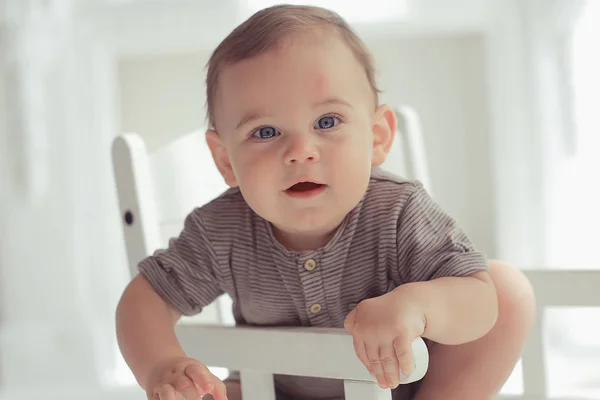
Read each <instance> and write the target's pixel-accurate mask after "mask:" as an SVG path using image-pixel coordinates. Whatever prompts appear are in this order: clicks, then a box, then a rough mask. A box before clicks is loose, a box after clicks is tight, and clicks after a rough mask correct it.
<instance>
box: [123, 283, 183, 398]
mask: <svg viewBox="0 0 600 400" xmlns="http://www.w3.org/2000/svg"><path fill="white" fill-rule="evenodd" d="M180 316H181V314H179V313H178V312H177V311H175V309H173V308H172V307H170V306H169V305H167V304H166V303H165V302H164V300H163V299H162V298H161V297H160V296H159V295H158V294H157V293H156V292H155V291H154V289H153V288H152V286H150V284H149V283H148V281H147V280H146V279H145V278H144V277H142V276H141V275H138V276H137V277H136V278H134V279H133V280H132V281H131V283H130V284H129V286H128V287H127V289H125V292H124V293H123V296H122V297H121V300H120V301H119V305H118V306H117V316H116V323H117V340H118V342H119V347H120V349H121V352H122V354H123V357H124V358H125V361H126V362H127V364H128V365H129V367H130V368H131V371H132V372H133V374H134V375H135V377H136V379H137V381H138V383H139V384H140V386H141V387H142V388H144V389H146V388H147V383H148V379H149V376H150V373H151V371H152V368H153V367H154V366H155V365H157V364H158V363H161V362H162V361H164V360H167V359H170V358H176V357H185V353H184V352H183V349H182V348H181V345H180V344H179V341H178V340H177V337H176V336H175V329H174V326H175V323H176V322H177V320H178V319H179V317H180Z"/></svg>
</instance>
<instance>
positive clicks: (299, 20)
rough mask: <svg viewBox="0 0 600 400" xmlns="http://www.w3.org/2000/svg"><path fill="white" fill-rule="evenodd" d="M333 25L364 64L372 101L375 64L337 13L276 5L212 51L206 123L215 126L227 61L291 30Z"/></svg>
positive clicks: (268, 44) (238, 58)
mask: <svg viewBox="0 0 600 400" xmlns="http://www.w3.org/2000/svg"><path fill="white" fill-rule="evenodd" d="M315 27H320V28H328V27H332V28H334V29H335V30H336V31H337V32H338V33H339V34H340V36H341V38H342V39H343V40H344V41H345V43H346V44H347V45H348V47H349V48H350V50H351V51H352V52H353V53H354V56H355V57H356V59H357V60H358V62H359V63H360V64H361V65H362V66H363V67H364V69H365V74H366V76H367V79H368V81H369V84H370V86H371V88H372V89H373V93H374V95H375V101H376V102H377V101H378V94H379V89H378V88H377V85H376V82H375V65H374V62H373V58H372V56H371V53H370V52H369V50H368V49H367V47H366V45H365V44H364V42H363V41H362V40H361V39H360V38H359V37H358V36H357V35H356V33H355V32H354V31H353V30H352V28H351V27H350V26H349V25H348V23H347V22H346V21H344V19H343V18H342V17H340V16H339V15H338V14H337V13H335V12H333V11H330V10H327V9H325V8H321V7H314V6H300V5H287V4H282V5H277V6H272V7H269V8H265V9H263V10H260V11H258V12H257V13H255V14H254V15H252V16H251V17H250V18H248V19H247V20H246V21H245V22H243V23H242V24H241V25H239V26H238V27H237V28H235V29H234V30H233V31H232V32H231V33H230V34H229V35H228V36H227V37H226V38H225V39H224V40H223V41H222V42H221V43H220V44H219V46H217V48H216V49H215V51H214V52H213V53H212V55H211V57H210V60H209V61H208V64H207V67H208V73H207V76H206V108H207V114H208V115H207V117H208V123H209V125H210V126H211V127H213V128H214V127H215V119H214V118H215V116H214V104H215V97H216V94H217V83H218V80H219V72H220V71H221V70H222V68H223V67H224V66H226V65H227V64H233V63H236V62H239V61H242V60H246V59H249V58H252V57H256V56H258V55H260V54H262V53H264V52H266V51H268V50H270V49H272V48H273V47H274V46H276V45H277V44H279V43H280V42H281V41H282V40H283V39H284V38H286V37H288V36H290V35H291V34H292V33H297V32H302V31H306V30H307V28H315Z"/></svg>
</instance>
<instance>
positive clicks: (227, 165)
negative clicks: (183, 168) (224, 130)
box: [206, 129, 237, 187]
mask: <svg viewBox="0 0 600 400" xmlns="http://www.w3.org/2000/svg"><path fill="white" fill-rule="evenodd" d="M206 143H207V144H208V147H209V148H210V152H211V154H212V157H213V160H214V162H215V165H216V166H217V169H218V170H219V172H220V173H221V175H222V176H223V179H225V183H226V184H227V185H229V186H231V187H236V186H237V180H236V179H235V174H234V173H233V168H232V166H231V162H230V161H229V154H228V153H227V148H226V147H225V144H224V143H223V139H221V137H220V136H219V134H218V133H217V131H215V130H213V129H209V130H208V131H206Z"/></svg>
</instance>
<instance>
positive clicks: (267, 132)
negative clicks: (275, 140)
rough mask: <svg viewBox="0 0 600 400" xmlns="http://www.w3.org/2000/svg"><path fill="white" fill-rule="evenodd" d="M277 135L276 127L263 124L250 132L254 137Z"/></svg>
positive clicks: (263, 137) (264, 137)
mask: <svg viewBox="0 0 600 400" xmlns="http://www.w3.org/2000/svg"><path fill="white" fill-rule="evenodd" d="M277 135H279V132H278V131H277V129H275V128H273V127H272V126H264V127H262V128H260V129H257V130H256V131H255V132H254V133H253V134H252V136H254V137H256V138H260V139H270V138H272V137H275V136H277Z"/></svg>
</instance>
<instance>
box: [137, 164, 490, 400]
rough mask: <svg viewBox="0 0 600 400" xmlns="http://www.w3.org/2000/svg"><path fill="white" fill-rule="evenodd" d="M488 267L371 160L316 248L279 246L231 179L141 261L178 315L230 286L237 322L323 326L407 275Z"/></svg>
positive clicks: (318, 390) (428, 206) (412, 187)
mask: <svg viewBox="0 0 600 400" xmlns="http://www.w3.org/2000/svg"><path fill="white" fill-rule="evenodd" d="M487 268H488V264H487V259H486V257H485V255H484V254H483V253H481V252H478V251H476V250H475V249H474V248H473V245H472V243H471V241H470V240H469V238H468V237H467V236H466V235H465V233H464V232H463V231H461V229H460V228H459V227H458V226H457V224H456V222H455V221H454V220H453V219H452V218H451V217H449V216H448V215H447V214H445V213H444V212H443V210H442V209H441V208H440V207H439V206H438V205H437V204H436V203H434V202H433V201H432V199H431V198H430V197H429V195H428V194H427V192H426V191H425V190H424V188H423V186H422V185H421V183H419V182H418V181H406V180H403V179H401V178H399V177H396V176H394V175H392V174H390V173H387V172H384V171H382V170H381V169H378V168H374V169H373V171H372V174H371V179H370V182H369V186H368V189H367V191H366V193H365V195H364V196H363V198H362V200H361V201H360V203H359V204H358V205H357V206H356V207H355V208H354V209H353V210H352V211H351V212H350V213H348V215H347V216H346V218H345V219H344V221H343V222H342V224H341V225H340V227H339V228H338V230H337V231H336V233H335V234H334V236H333V238H332V239H331V240H330V242H329V243H328V244H327V245H326V246H324V247H322V248H320V249H316V250H311V251H304V252H294V251H290V250H288V249H286V248H285V247H283V246H282V245H281V244H280V243H279V242H278V241H277V240H276V239H275V238H274V236H273V231H272V229H271V225H270V224H269V222H267V221H266V220H264V219H263V218H261V217H259V216H258V215H257V214H256V213H254V212H253V211H252V209H250V207H249V206H248V205H247V203H246V202H245V201H244V199H243V197H242V194H241V193H240V190H239V189H237V188H232V189H229V190H227V191H226V192H225V193H223V194H222V195H220V196H219V197H218V198H216V199H214V200H213V201H211V202H209V203H207V204H206V205H204V206H202V207H199V208H196V209H194V210H193V211H192V212H191V213H190V214H189V215H188V216H187V217H186V219H185V223H184V227H183V230H182V232H181V233H180V235H179V236H178V237H176V238H173V239H171V240H170V241H169V245H168V247H167V248H166V249H161V250H158V251H156V252H155V253H154V254H153V255H152V256H149V257H147V258H146V259H144V260H142V261H141V262H140V264H139V270H140V273H141V274H142V275H143V276H144V277H145V278H146V279H147V280H148V281H149V282H150V284H151V285H152V286H153V287H154V289H155V290H156V291H157V293H158V294H159V295H160V296H161V297H162V298H163V299H164V300H165V301H166V302H167V303H169V304H170V305H172V306H173V307H174V308H175V309H176V310H178V311H179V312H180V313H182V314H183V315H194V314H197V313H199V312H201V310H202V308H203V307H204V306H206V305H208V304H209V303H211V302H212V301H213V300H215V299H216V298H217V297H218V296H219V295H221V294H223V293H227V294H228V295H230V296H231V298H232V299H233V315H234V318H235V320H236V323H237V325H253V326H314V327H330V328H332V327H333V328H343V326H344V325H343V324H344V319H345V317H346V315H347V314H348V313H349V312H350V311H351V310H352V309H353V308H354V307H355V306H356V305H357V304H358V303H359V302H360V301H362V300H364V299H367V298H371V297H376V296H381V295H383V294H385V293H388V292H390V291H391V290H393V289H394V288H396V287H397V286H399V285H402V284H404V283H408V282H415V281H426V280H431V279H435V278H439V277H445V276H465V275H469V274H472V273H474V272H477V271H479V270H485V269H487ZM199 361H200V362H202V360H199ZM229 379H239V378H238V375H237V374H235V373H233V374H232V376H231V377H230V378H229ZM417 384H418V383H417ZM415 385H416V384H410V385H400V386H399V387H398V388H397V389H395V390H394V393H393V398H394V400H398V399H409V398H411V396H412V394H413V393H414V391H415V389H416V386H415ZM275 386H276V390H277V398H278V399H286V400H287V399H343V398H344V397H343V396H344V395H343V383H342V381H339V380H332V379H321V378H307V377H296V376H282V375H276V376H275Z"/></svg>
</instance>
